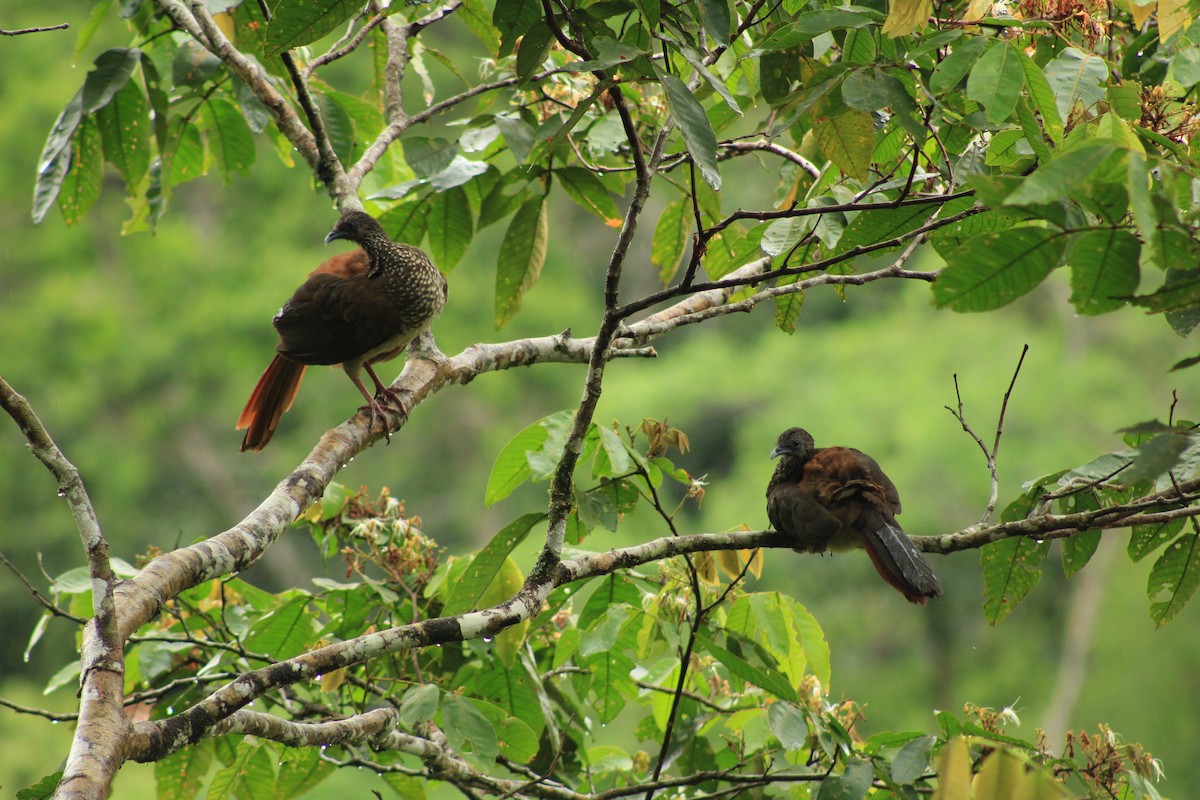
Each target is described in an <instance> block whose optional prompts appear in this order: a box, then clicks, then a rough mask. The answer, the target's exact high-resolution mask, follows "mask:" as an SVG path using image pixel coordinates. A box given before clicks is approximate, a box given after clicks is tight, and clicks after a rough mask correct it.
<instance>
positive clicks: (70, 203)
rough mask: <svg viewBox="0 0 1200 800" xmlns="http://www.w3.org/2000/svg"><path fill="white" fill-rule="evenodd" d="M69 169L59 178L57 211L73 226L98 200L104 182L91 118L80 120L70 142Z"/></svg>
mask: <svg viewBox="0 0 1200 800" xmlns="http://www.w3.org/2000/svg"><path fill="white" fill-rule="evenodd" d="M70 152H71V169H70V170H69V171H68V172H67V174H66V175H65V176H64V177H63V181H62V188H61V192H60V193H59V195H58V208H59V210H60V211H61V212H62V215H63V220H64V221H65V222H66V223H67V224H68V225H74V224H75V223H76V222H79V221H80V220H81V219H83V217H84V215H85V214H87V212H88V209H90V208H91V207H92V205H93V204H94V203H95V202H96V200H97V199H99V197H100V188H101V185H102V184H103V181H104V151H103V148H102V145H101V140H100V131H99V129H98V128H97V127H96V120H95V117H84V118H83V120H82V122H80V124H79V127H78V128H76V130H75V136H74V137H72V139H71V151H70Z"/></svg>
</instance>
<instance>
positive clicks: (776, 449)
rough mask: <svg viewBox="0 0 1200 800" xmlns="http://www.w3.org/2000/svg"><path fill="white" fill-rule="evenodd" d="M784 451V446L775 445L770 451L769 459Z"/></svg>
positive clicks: (775, 457)
mask: <svg viewBox="0 0 1200 800" xmlns="http://www.w3.org/2000/svg"><path fill="white" fill-rule="evenodd" d="M786 452H787V449H786V448H784V447H782V446H781V445H776V446H775V449H774V450H772V451H771V460H772V461H774V460H775V459H777V458H779V457H780V456H781V455H783V454H784V453H786Z"/></svg>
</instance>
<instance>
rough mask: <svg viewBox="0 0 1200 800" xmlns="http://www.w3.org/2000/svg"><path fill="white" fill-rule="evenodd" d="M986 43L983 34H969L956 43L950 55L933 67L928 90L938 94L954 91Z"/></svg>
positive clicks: (986, 40) (981, 52)
mask: <svg viewBox="0 0 1200 800" xmlns="http://www.w3.org/2000/svg"><path fill="white" fill-rule="evenodd" d="M987 43H988V39H987V37H985V36H971V37H968V38H966V39H963V40H961V41H960V42H958V43H956V44H955V47H954V50H953V51H951V53H950V55H948V56H946V57H945V58H944V59H942V61H941V62H939V63H938V65H937V67H935V68H934V70H933V76H932V77H930V79H929V88H930V90H931V91H933V93H934V94H935V95H939V96H940V95H944V94H949V93H950V92H952V91H954V89H955V88H957V87H958V85H959V84H960V83H961V82H962V79H963V78H965V77H966V76H967V73H969V72H970V71H971V67H973V66H974V65H975V62H976V61H978V60H979V56H981V55H982V54H983V48H984V46H985V45H986V44H987Z"/></svg>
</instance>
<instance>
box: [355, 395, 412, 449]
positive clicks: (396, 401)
mask: <svg viewBox="0 0 1200 800" xmlns="http://www.w3.org/2000/svg"><path fill="white" fill-rule="evenodd" d="M380 398H381V399H382V400H383V404H381V403H380V402H379V399H380ZM359 410H360V411H366V412H367V415H368V418H369V421H370V425H371V428H372V429H374V427H375V420H376V419H378V420H379V421H380V422H381V423H382V424H383V438H384V441H386V442H387V443H388V444H391V443H392V426H391V424H389V422H388V416H387V412H388V411H389V410H395V411H398V412H399V414H400V419H402V420H403V419H408V408H407V407H406V406H405V405H404V400H403V399H402V398H401V396H400V392H397V391H396V390H395V389H392V388H390V387H387V386H384V387H382V388H381V389H380V390H379V392H378V393H377V394H376V395H375V397H372V398H371V402H370V403H369V404H368V405H365V406H363V407H362V408H361V409H359Z"/></svg>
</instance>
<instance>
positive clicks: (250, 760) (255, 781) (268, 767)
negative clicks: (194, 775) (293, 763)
mask: <svg viewBox="0 0 1200 800" xmlns="http://www.w3.org/2000/svg"><path fill="white" fill-rule="evenodd" d="M249 741H252V740H247V741H243V742H241V743H240V744H238V746H237V751H236V756H235V757H234V759H233V761H232V762H231V763H229V764H228V765H226V766H224V767H222V768H221V769H219V770H217V774H216V775H214V776H213V779H212V783H211V784H209V787H208V795H207V796H208V798H209V800H215V799H216V798H224V797H247V798H254V799H255V800H257V798H267V797H274V796H275V768H274V766H273V764H272V762H271V756H270V754H269V750H268V747H267V746H265V745H261V744H250V743H249Z"/></svg>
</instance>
